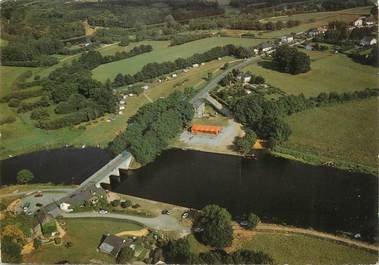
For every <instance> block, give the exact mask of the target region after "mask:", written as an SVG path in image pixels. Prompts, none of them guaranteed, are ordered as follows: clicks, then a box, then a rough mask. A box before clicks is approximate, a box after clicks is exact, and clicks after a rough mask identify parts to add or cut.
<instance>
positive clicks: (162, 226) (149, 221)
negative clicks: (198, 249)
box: [62, 212, 191, 236]
mask: <svg viewBox="0 0 379 265" xmlns="http://www.w3.org/2000/svg"><path fill="white" fill-rule="evenodd" d="M62 216H63V217H64V218H111V219H121V220H131V221H135V222H137V223H140V224H143V225H145V226H147V227H149V228H152V229H156V230H162V231H175V232H178V233H180V235H182V236H185V235H188V234H190V232H191V229H190V228H188V227H185V226H184V225H182V224H180V223H179V222H178V220H177V219H176V218H175V217H172V216H169V215H159V216H157V217H141V216H135V215H130V214H117V213H108V214H99V213H97V212H82V213H63V214H62Z"/></svg>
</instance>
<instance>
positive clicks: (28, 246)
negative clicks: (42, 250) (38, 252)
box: [21, 241, 34, 255]
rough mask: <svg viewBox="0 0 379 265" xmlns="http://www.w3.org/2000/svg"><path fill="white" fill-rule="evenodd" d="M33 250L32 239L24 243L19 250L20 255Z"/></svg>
mask: <svg viewBox="0 0 379 265" xmlns="http://www.w3.org/2000/svg"><path fill="white" fill-rule="evenodd" d="M33 250H34V244H33V241H31V242H29V243H28V244H26V245H25V246H24V247H23V248H22V250H21V255H27V254H30V253H32V252H33Z"/></svg>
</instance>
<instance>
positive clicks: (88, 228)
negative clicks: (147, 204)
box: [24, 218, 142, 264]
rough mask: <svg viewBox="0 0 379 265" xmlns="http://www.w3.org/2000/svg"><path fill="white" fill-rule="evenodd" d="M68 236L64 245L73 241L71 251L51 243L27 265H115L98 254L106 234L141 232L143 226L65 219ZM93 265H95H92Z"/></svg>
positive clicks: (43, 247) (110, 258)
mask: <svg viewBox="0 0 379 265" xmlns="http://www.w3.org/2000/svg"><path fill="white" fill-rule="evenodd" d="M64 222H65V223H66V227H67V233H66V235H65V236H64V237H63V242H67V241H71V242H72V247H70V248H66V247H65V246H63V245H62V246H56V245H54V243H50V244H47V245H44V246H42V247H41V248H39V249H38V250H36V251H34V252H33V253H32V254H31V255H29V256H26V257H25V260H24V261H25V262H27V263H29V262H30V263H46V264H55V263H57V262H59V261H63V260H66V261H68V262H69V263H77V264H80V263H88V262H91V260H101V261H103V262H107V263H115V260H114V258H113V257H111V256H109V255H106V254H104V253H99V252H97V251H96V249H97V246H98V245H99V243H100V240H101V237H102V235H103V234H107V233H110V234H113V233H119V232H122V231H132V230H140V229H142V226H140V225H138V224H134V223H130V222H128V221H125V220H116V219H99V218H91V219H64ZM91 263H93V262H91Z"/></svg>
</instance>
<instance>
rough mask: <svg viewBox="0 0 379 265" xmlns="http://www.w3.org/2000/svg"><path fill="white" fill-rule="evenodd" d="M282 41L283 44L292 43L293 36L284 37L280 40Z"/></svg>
mask: <svg viewBox="0 0 379 265" xmlns="http://www.w3.org/2000/svg"><path fill="white" fill-rule="evenodd" d="M280 41H281V42H282V43H291V42H293V36H282V37H281V38H280Z"/></svg>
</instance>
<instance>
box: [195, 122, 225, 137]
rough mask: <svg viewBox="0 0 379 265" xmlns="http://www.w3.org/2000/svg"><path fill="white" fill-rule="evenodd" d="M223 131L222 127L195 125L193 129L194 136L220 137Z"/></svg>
mask: <svg viewBox="0 0 379 265" xmlns="http://www.w3.org/2000/svg"><path fill="white" fill-rule="evenodd" d="M221 131H222V128H221V127H219V126H213V125H201V124H193V125H192V127H191V133H192V134H211V135H218V134H219V133H220V132H221Z"/></svg>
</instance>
